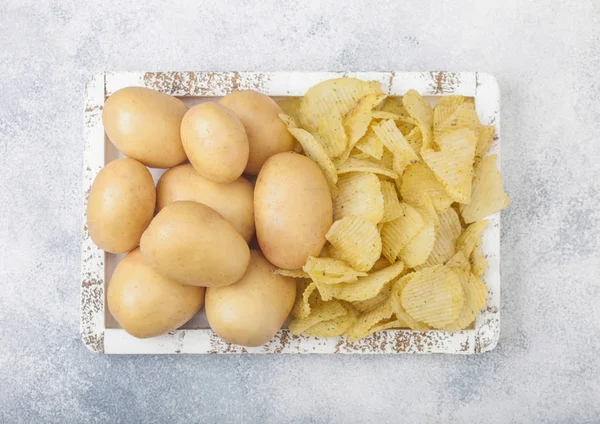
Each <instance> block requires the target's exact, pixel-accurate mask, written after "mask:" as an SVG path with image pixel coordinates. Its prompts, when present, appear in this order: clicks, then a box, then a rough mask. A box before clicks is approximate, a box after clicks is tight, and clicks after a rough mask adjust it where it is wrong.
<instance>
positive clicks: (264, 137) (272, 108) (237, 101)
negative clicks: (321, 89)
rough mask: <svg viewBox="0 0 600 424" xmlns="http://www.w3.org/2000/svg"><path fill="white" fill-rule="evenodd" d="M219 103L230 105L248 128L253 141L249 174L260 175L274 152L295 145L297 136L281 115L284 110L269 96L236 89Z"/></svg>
mask: <svg viewBox="0 0 600 424" xmlns="http://www.w3.org/2000/svg"><path fill="white" fill-rule="evenodd" d="M219 103H220V104H222V105H223V106H225V107H227V108H229V109H231V110H232V111H233V112H234V113H235V114H236V115H237V116H238V118H240V121H242V124H244V128H245V129H246V134H247V135H248V143H249V145H250V155H249V157H248V165H246V170H245V171H244V172H245V173H246V174H249V175H258V173H259V172H260V168H262V166H263V165H264V163H265V162H266V161H267V159H269V158H270V157H271V156H273V155H275V154H277V153H282V152H289V151H291V150H293V149H294V138H293V137H292V135H291V134H290V132H289V131H288V130H287V128H286V126H285V124H284V123H283V121H282V120H281V119H280V118H279V114H280V113H283V110H282V109H281V107H279V105H278V104H277V103H276V102H275V101H274V100H273V99H272V98H270V97H269V96H266V95H264V94H262V93H259V92H257V91H253V90H243V91H234V92H232V93H231V94H228V95H227V96H225V97H223V98H222V99H221V100H219Z"/></svg>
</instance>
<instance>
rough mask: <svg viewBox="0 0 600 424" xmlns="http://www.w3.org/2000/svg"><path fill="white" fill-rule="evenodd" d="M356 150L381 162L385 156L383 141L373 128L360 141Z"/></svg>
mask: <svg viewBox="0 0 600 424" xmlns="http://www.w3.org/2000/svg"><path fill="white" fill-rule="evenodd" d="M356 148H357V149H358V150H360V151H361V152H363V153H365V154H367V155H369V156H371V157H373V158H374V159H377V160H380V159H381V157H382V156H383V143H381V140H380V139H379V137H377V134H375V132H374V131H373V127H372V126H370V127H369V128H368V129H367V132H366V133H365V135H364V136H363V137H362V138H361V139H360V140H358V143H356Z"/></svg>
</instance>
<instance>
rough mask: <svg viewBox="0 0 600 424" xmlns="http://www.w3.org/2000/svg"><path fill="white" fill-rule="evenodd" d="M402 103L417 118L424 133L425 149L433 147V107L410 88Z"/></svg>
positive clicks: (416, 120) (410, 114)
mask: <svg viewBox="0 0 600 424" xmlns="http://www.w3.org/2000/svg"><path fill="white" fill-rule="evenodd" d="M402 105H403V106H404V108H405V109H406V111H407V112H408V114H409V116H410V117H411V118H413V119H414V120H415V122H416V123H417V125H418V126H419V128H420V129H421V134H423V149H425V150H428V149H431V148H433V130H432V129H433V109H432V108H431V106H430V105H429V103H427V101H426V100H425V99H424V98H423V97H421V95H420V94H419V93H418V92H416V91H415V90H408V92H407V93H406V94H405V95H404V97H402Z"/></svg>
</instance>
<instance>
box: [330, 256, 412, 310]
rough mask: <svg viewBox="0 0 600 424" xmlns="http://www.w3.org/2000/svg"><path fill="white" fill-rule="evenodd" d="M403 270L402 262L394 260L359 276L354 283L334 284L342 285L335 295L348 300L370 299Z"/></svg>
mask: <svg viewBox="0 0 600 424" xmlns="http://www.w3.org/2000/svg"><path fill="white" fill-rule="evenodd" d="M403 270H404V264H403V263H402V262H396V263H395V264H393V265H390V266H389V267H387V268H384V269H381V270H379V271H375V272H371V273H369V275H367V276H366V277H359V278H358V281H356V283H351V284H346V283H342V284H337V285H336V286H341V287H342V291H341V292H340V293H338V294H337V296H336V297H337V298H338V299H341V300H346V301H348V302H357V301H360V300H367V299H371V298H373V297H375V296H377V295H378V294H379V293H380V292H381V291H382V290H383V287H384V286H385V285H386V283H389V282H390V281H392V280H393V279H395V278H396V277H398V276H399V275H400V274H401V273H402V271H403Z"/></svg>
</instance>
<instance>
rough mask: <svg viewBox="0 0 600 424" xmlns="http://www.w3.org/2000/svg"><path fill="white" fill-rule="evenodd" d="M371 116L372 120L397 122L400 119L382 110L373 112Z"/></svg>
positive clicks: (398, 116)
mask: <svg viewBox="0 0 600 424" xmlns="http://www.w3.org/2000/svg"><path fill="white" fill-rule="evenodd" d="M371 115H372V117H373V119H391V120H392V121H397V120H399V119H400V115H396V114H395V113H392V112H385V111H383V110H374V111H373V113H372V114H371Z"/></svg>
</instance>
